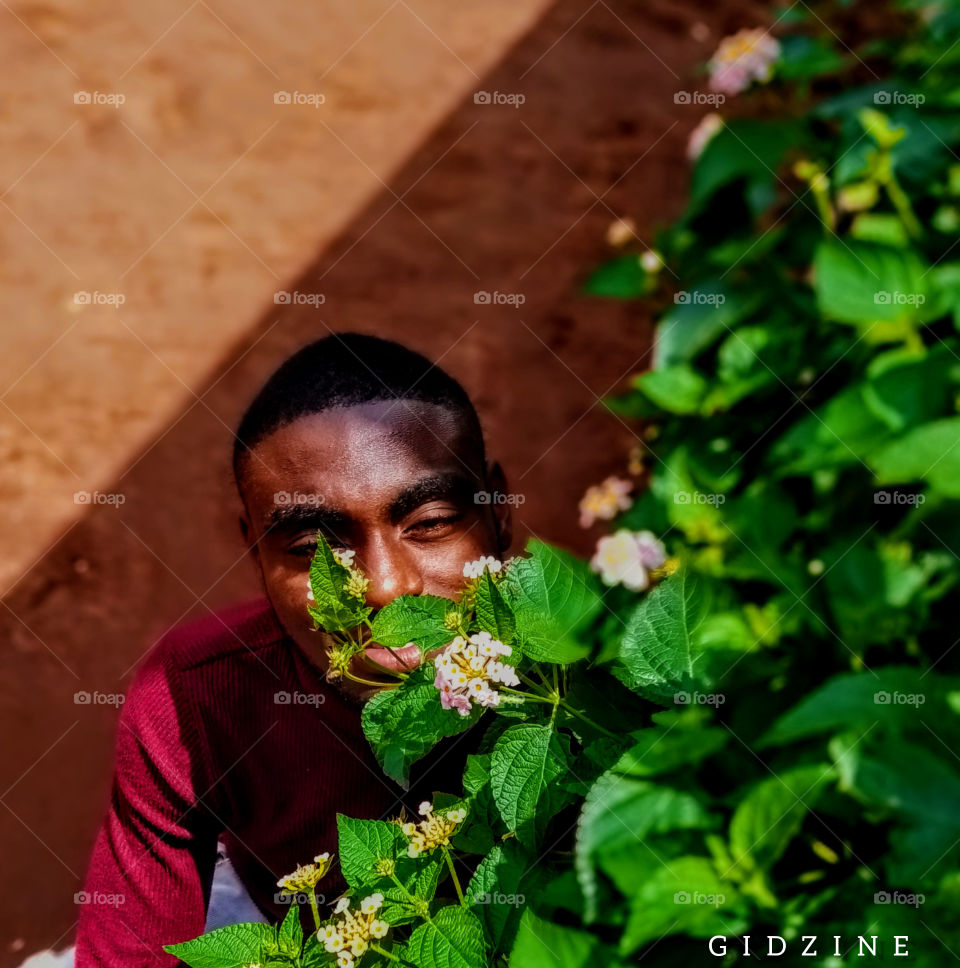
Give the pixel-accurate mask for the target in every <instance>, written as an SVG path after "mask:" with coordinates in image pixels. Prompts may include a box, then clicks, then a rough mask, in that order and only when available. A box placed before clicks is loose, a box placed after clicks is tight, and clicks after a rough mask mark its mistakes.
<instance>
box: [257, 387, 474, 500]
mask: <svg viewBox="0 0 960 968" xmlns="http://www.w3.org/2000/svg"><path fill="white" fill-rule="evenodd" d="M478 443H479V442H478V441H476V440H473V439H472V438H471V435H470V428H469V427H468V426H465V425H464V423H463V421H462V420H461V419H460V418H459V415H458V414H457V413H456V412H455V411H453V410H451V409H450V408H448V407H444V406H442V405H440V404H432V403H425V402H421V401H411V400H383V401H373V402H370V403H363V404H357V405H355V406H350V407H335V408H331V409H330V410H325V411H323V412H322V413H316V414H309V415H308V416H304V417H298V418H297V419H296V420H294V421H292V422H291V423H289V424H287V425H286V426H284V427H281V428H279V429H278V430H275V431H274V432H273V433H272V434H270V435H269V436H267V437H265V438H264V439H263V440H262V441H260V442H259V443H258V444H257V445H256V446H255V447H254V448H253V450H252V451H251V452H250V453H249V454H248V455H247V457H246V459H245V461H244V464H243V471H242V489H243V497H244V499H245V500H246V501H247V503H248V506H250V509H251V510H253V506H262V507H265V506H266V505H269V506H271V507H272V506H273V505H274V503H275V500H274V495H275V494H276V492H277V491H287V492H291V493H292V492H294V491H297V492H299V493H302V494H311V495H322V496H323V503H324V504H325V505H327V506H328V507H330V506H333V507H350V506H352V505H355V504H357V503H358V502H360V503H365V504H366V505H367V506H368V507H373V506H377V505H385V504H386V503H387V502H388V501H389V498H390V496H391V495H393V494H396V493H397V492H399V491H400V490H402V489H403V488H405V487H407V486H409V485H410V483H411V482H413V481H416V480H418V479H420V478H422V477H424V476H425V475H427V474H443V473H450V474H459V475H462V476H466V477H473V478H479V477H480V474H481V470H482V469H481V468H480V466H479V463H480V460H479V447H478Z"/></svg>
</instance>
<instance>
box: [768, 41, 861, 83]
mask: <svg viewBox="0 0 960 968" xmlns="http://www.w3.org/2000/svg"><path fill="white" fill-rule="evenodd" d="M845 64H846V59H845V58H844V57H843V55H842V54H841V53H840V51H838V50H837V49H836V48H835V47H834V46H833V45H832V43H831V42H830V41H829V40H828V39H826V38H824V37H810V36H808V35H806V34H792V35H788V36H786V37H784V38H783V40H782V41H780V57H779V58H778V59H777V64H776V73H777V77H778V78H780V79H781V80H784V81H798V80H808V79H810V78H813V77H820V76H821V75H822V74H833V73H836V72H837V71H839V70H841V69H842V68H843V67H844V65H845Z"/></svg>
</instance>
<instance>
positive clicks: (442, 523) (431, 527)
mask: <svg viewBox="0 0 960 968" xmlns="http://www.w3.org/2000/svg"><path fill="white" fill-rule="evenodd" d="M462 517H463V515H462V514H459V513H456V512H453V513H447V514H431V515H429V516H428V517H425V518H422V519H421V520H420V521H416V522H415V523H413V524H411V525H410V527H409V528H407V529H406V531H405V534H409V535H411V536H412V537H414V538H435V537H441V536H443V535H445V534H447V533H448V532H449V531H450V530H451V529H452V528H453V527H454V525H455V524H456V523H457V522H458V521H460V520H461V518H462Z"/></svg>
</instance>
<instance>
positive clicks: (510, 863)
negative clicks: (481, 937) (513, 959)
mask: <svg viewBox="0 0 960 968" xmlns="http://www.w3.org/2000/svg"><path fill="white" fill-rule="evenodd" d="M536 859H537V858H536V855H530V854H527V853H524V851H523V850H522V849H521V847H520V845H519V844H518V843H517V842H516V840H508V841H506V842H505V843H502V844H497V845H496V846H494V848H493V849H492V850H491V851H490V853H489V854H487V856H486V857H484V858H483V860H482V861H480V864H479V865H478V866H477V870H476V872H475V873H474V875H473V877H472V878H471V879H470V883H469V884H468V885H467V888H466V891H465V894H466V897H467V899H468V900H469V901H470V902H471V904H473V906H474V908H473V909H474V913H475V914H476V915H477V917H479V918H480V920H481V921H482V922H483V927H484V931H485V932H486V936H487V940H488V941H489V942H490V944H491V945H492V946H493V947H494V948H495V949H496V950H498V951H508V950H509V949H510V946H511V945H512V943H513V939H514V937H515V936H516V933H517V925H518V923H519V921H520V916H521V914H522V910H523V907H524V904H525V901H526V898H525V897H524V895H523V893H522V882H523V878H524V874H525V873H526V871H527V870H528V869H529V868H530V867H532V866H533V865H534V863H535V861H536Z"/></svg>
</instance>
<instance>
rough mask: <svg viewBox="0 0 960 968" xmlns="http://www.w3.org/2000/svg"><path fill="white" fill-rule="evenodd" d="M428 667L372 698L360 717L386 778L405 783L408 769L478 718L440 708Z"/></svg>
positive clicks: (432, 672) (474, 715) (437, 694)
mask: <svg viewBox="0 0 960 968" xmlns="http://www.w3.org/2000/svg"><path fill="white" fill-rule="evenodd" d="M433 680H434V669H433V666H432V665H429V664H428V665H426V666H420V667H419V668H417V669H415V670H414V671H413V672H411V673H410V675H408V676H407V678H406V679H404V681H403V682H402V683H401V684H400V685H399V686H398V687H397V688H396V689H388V690H385V691H384V692H380V693H378V694H377V695H376V696H374V697H373V698H372V699H371V700H370V701H369V702H368V703H367V704H366V705H365V706H364V707H363V712H362V714H361V721H362V723H363V732H364V734H365V735H366V737H367V740H368V742H369V743H370V746H371V747H372V748H373V752H374V753H375V754H376V757H377V759H378V760H379V761H380V764H381V765H382V766H383V770H384V772H385V773H386V774H387V776H389V777H392V778H393V779H394V780H396V781H397V782H398V783H400V784H405V783H407V782H408V781H409V776H410V767H411V766H412V765H413V764H414V763H416V762H417V760H419V759H421V758H422V757H424V756H426V754H427V753H429V752H430V750H431V749H433V747H434V746H435V745H436V744H437V743H438V742H439V741H440V740H441V739H443V738H444V737H446V736H455V735H456V734H457V733H462V732H463V731H464V730H465V729H469V728H470V727H471V726H472V725H473V724H474V723H475V722H476V721H477V720H478V719H479V718H480V712H479V710H478V709H474V710H473V712H472V713H471V714H470V715H469V716H461V715H460V714H459V713H458V712H457V711H456V710H453V709H444V708H443V707H442V706H441V705H440V693H439V692H438V691H437V688H436V687H435V686H434V684H433Z"/></svg>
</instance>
